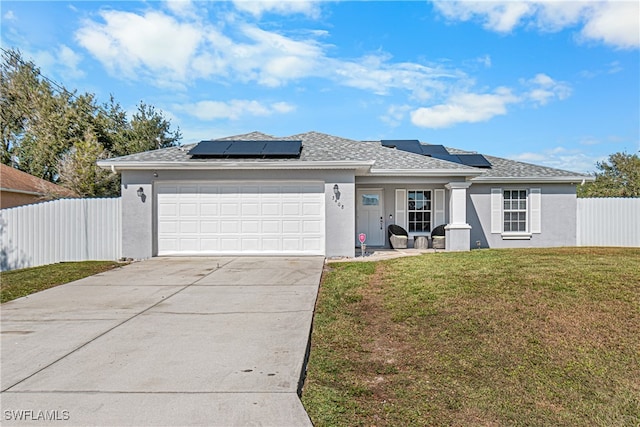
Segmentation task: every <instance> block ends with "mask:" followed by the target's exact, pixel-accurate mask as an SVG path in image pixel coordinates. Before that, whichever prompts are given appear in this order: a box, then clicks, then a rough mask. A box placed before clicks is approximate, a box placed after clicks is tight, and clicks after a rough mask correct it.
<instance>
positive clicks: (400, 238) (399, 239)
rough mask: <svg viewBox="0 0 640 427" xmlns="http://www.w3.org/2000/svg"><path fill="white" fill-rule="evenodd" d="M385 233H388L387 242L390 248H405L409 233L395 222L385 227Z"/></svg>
mask: <svg viewBox="0 0 640 427" xmlns="http://www.w3.org/2000/svg"><path fill="white" fill-rule="evenodd" d="M387 233H388V234H389V244H391V248H392V249H406V248H407V240H409V233H407V231H406V230H405V229H404V228H402V227H400V226H399V225H396V224H391V225H389V227H387Z"/></svg>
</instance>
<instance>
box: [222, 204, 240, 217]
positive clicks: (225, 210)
mask: <svg viewBox="0 0 640 427" xmlns="http://www.w3.org/2000/svg"><path fill="white" fill-rule="evenodd" d="M220 214H221V215H222V216H233V217H237V216H239V215H240V206H239V204H238V203H225V202H223V203H222V204H221V205H220Z"/></svg>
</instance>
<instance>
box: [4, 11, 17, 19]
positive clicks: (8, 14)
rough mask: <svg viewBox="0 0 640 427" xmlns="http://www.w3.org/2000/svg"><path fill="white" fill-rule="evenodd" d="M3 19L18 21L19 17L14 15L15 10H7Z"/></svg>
mask: <svg viewBox="0 0 640 427" xmlns="http://www.w3.org/2000/svg"><path fill="white" fill-rule="evenodd" d="M2 19H4V20H6V21H17V20H18V17H17V16H16V14H15V13H13V10H7V11H6V12H5V13H4V15H2Z"/></svg>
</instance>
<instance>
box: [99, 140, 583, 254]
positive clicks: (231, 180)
mask: <svg viewBox="0 0 640 427" xmlns="http://www.w3.org/2000/svg"><path fill="white" fill-rule="evenodd" d="M98 164H99V166H101V167H103V168H108V169H111V171H113V172H114V173H121V174H122V233H123V234H122V245H123V247H122V253H123V256H125V257H131V258H136V259H141V258H149V257H153V256H162V255H222V254H282V255H324V256H326V257H353V256H354V255H355V253H356V248H357V247H358V246H359V245H360V243H359V242H358V236H359V235H360V234H361V233H364V234H366V241H365V243H366V245H367V246H368V247H388V245H389V240H388V237H387V227H388V225H389V224H397V225H400V226H401V227H403V228H404V229H405V230H406V231H408V234H409V246H411V244H412V241H413V240H414V238H415V237H417V236H429V235H430V233H431V230H433V228H435V227H436V226H438V225H441V224H445V225H446V227H445V229H446V249H447V250H451V251H467V250H470V249H471V248H475V247H485V248H486V247H491V248H506V247H551V246H575V245H576V205H577V202H576V186H577V185H580V184H581V183H583V182H584V181H588V180H591V179H592V178H591V177H590V176H589V175H585V174H580V173H575V172H568V171H564V170H559V169H553V168H549V167H544V166H537V165H532V164H527V163H522V162H517V161H513V160H507V159H503V158H499V157H493V156H488V155H480V154H477V153H471V152H468V151H462V150H457V149H453V148H445V147H443V146H441V145H432V144H423V143H420V142H419V141H417V140H398V141H355V140H350V139H345V138H340V137H337V136H332V135H327V134H322V133H318V132H308V133H303V134H299V135H293V136H287V137H273V136H270V135H265V134H263V133H259V132H253V133H249V134H245V135H238V136H232V137H228V138H222V139H218V140H212V141H202V142H200V143H198V144H191V145H184V146H178V147H171V148H165V149H159V150H153V151H147V152H143V153H138V154H132V155H128V156H123V157H118V158H113V159H108V160H102V161H100V162H98Z"/></svg>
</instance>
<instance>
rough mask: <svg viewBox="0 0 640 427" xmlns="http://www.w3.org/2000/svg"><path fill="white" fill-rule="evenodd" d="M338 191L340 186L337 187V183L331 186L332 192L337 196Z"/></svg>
mask: <svg viewBox="0 0 640 427" xmlns="http://www.w3.org/2000/svg"><path fill="white" fill-rule="evenodd" d="M339 192H340V187H338V184H336V185H334V186H333V194H335V195H336V196H337V195H338V193H339Z"/></svg>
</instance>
